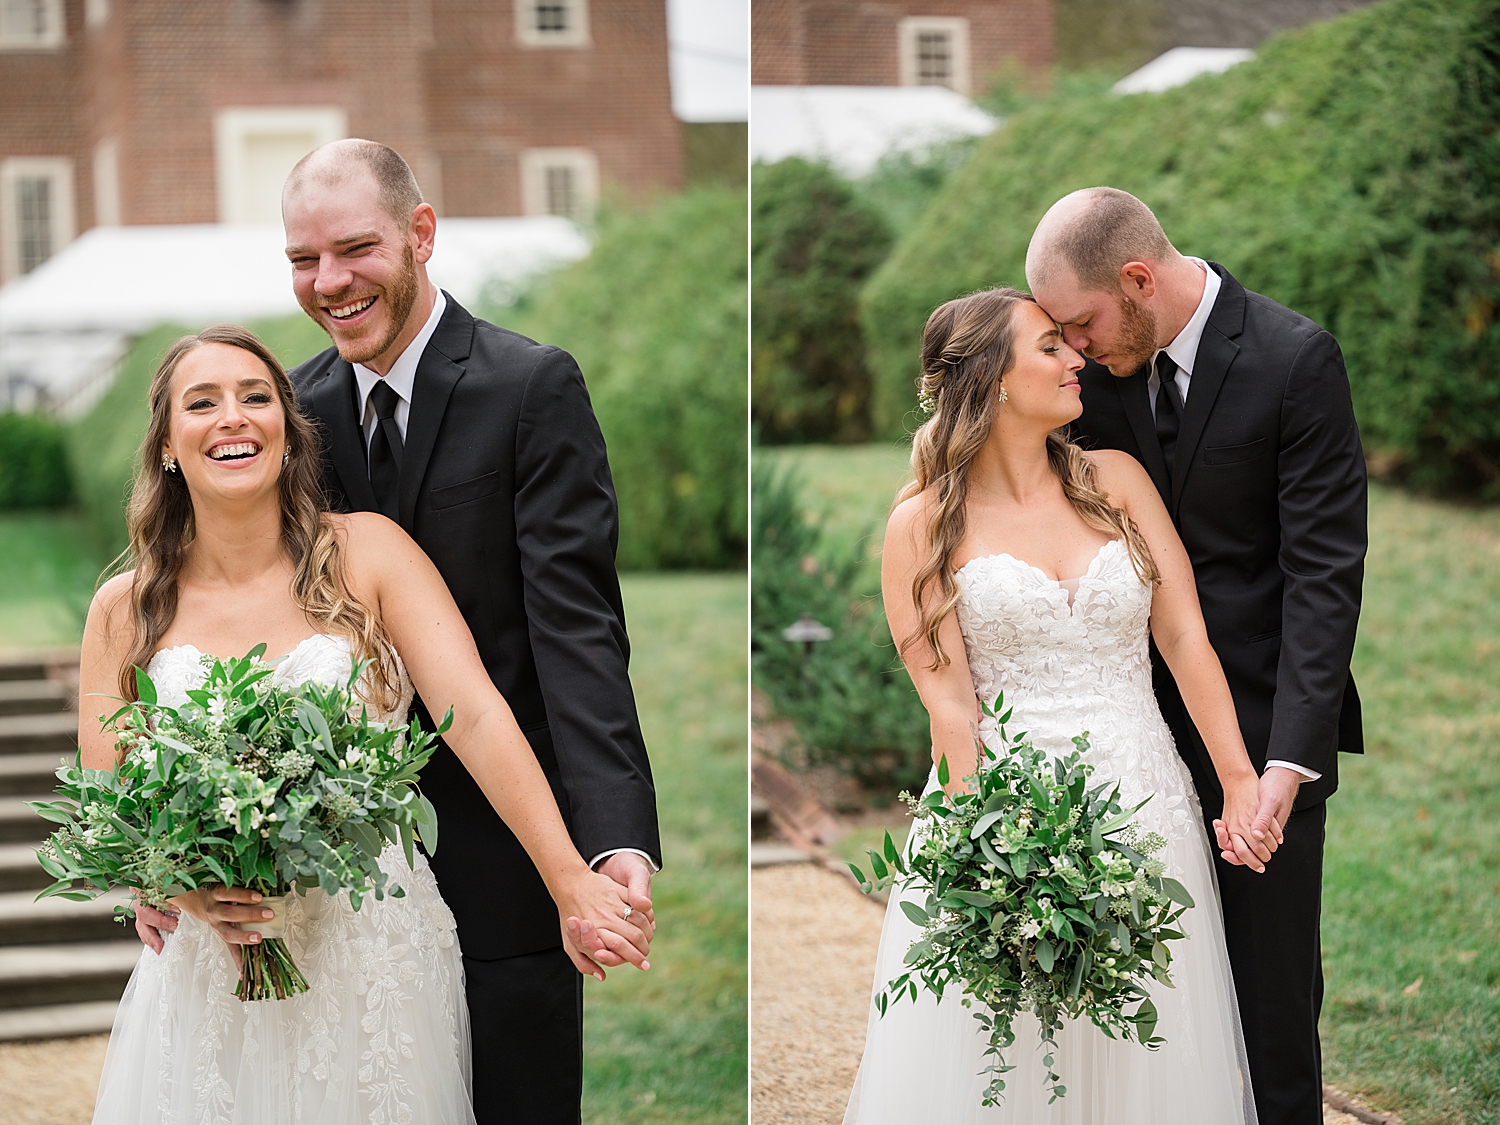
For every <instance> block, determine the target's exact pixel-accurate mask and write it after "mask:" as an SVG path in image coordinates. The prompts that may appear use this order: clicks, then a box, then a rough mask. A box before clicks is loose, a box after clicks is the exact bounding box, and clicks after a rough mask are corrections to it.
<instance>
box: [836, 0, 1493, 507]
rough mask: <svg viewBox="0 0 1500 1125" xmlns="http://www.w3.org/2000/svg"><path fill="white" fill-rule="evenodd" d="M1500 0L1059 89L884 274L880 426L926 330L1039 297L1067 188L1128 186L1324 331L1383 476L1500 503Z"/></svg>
mask: <svg viewBox="0 0 1500 1125" xmlns="http://www.w3.org/2000/svg"><path fill="white" fill-rule="evenodd" d="M1497 120H1500V0H1388V2H1387V3H1384V4H1380V5H1377V6H1375V7H1372V8H1368V9H1364V10H1361V11H1358V12H1354V13H1351V14H1349V15H1346V16H1344V17H1342V18H1340V19H1338V20H1335V21H1332V22H1330V23H1322V24H1313V25H1311V26H1309V27H1307V28H1305V29H1302V30H1300V31H1298V32H1295V33H1292V34H1287V35H1283V36H1280V37H1278V38H1276V39H1273V40H1271V41H1270V42H1268V43H1267V44H1265V46H1264V47H1263V48H1262V49H1261V50H1260V52H1259V55H1258V57H1257V58H1256V59H1255V60H1253V61H1251V62H1248V63H1245V64H1243V65H1241V66H1238V67H1235V68H1234V69H1233V70H1230V71H1229V72H1227V73H1226V74H1223V75H1216V76H1209V77H1203V78H1200V79H1198V80H1196V81H1194V82H1192V83H1189V84H1188V85H1187V86H1184V87H1181V88H1179V89H1176V90H1171V91H1168V92H1166V93H1164V94H1138V95H1134V96H1131V97H1118V96H1114V95H1109V94H1093V95H1071V96H1069V95H1059V96H1057V97H1054V98H1053V99H1051V100H1048V101H1044V102H1042V103H1039V104H1036V105H1033V106H1031V107H1029V108H1027V109H1024V110H1023V111H1021V112H1019V113H1017V114H1015V115H1014V116H1013V117H1011V118H1010V119H1009V121H1008V122H1007V123H1006V125H1005V126H1004V128H1002V129H1000V130H999V131H998V132H996V133H995V134H993V135H992V136H990V137H989V138H987V139H986V140H985V141H984V142H983V143H982V145H981V147H980V151H979V152H978V153H977V154H976V156H975V158H974V159H973V160H971V161H970V162H969V163H968V164H966V165H965V166H964V167H963V168H961V169H960V170H959V171H958V172H957V173H956V174H955V175H954V177H953V178H952V180H950V181H949V183H948V184H947V185H946V187H945V188H944V190H943V191H942V192H941V193H940V194H939V195H938V197H937V198H936V199H935V200H934V202H933V204H932V205H931V207H929V209H928V210H927V212H926V213H925V215H924V216H923V218H922V219H921V220H920V221H919V222H918V223H917V224H916V225H915V227H913V228H912V229H911V231H910V232H908V233H907V235H906V236H905V237H904V238H903V239H902V241H901V242H900V243H899V244H898V246H897V248H896V249H895V251H894V252H893V253H892V254H891V256H890V257H889V258H888V259H887V260H886V262H885V264H884V266H883V267H882V268H881V270H880V271H879V273H878V274H877V275H876V276H875V277H874V278H873V279H872V280H871V282H870V284H869V285H868V286H867V288H866V290H865V293H864V296H863V310H862V312H863V321H864V327H865V334H866V339H867V341H868V342H869V348H870V352H869V354H870V358H871V363H872V367H873V368H874V370H875V372H876V378H877V387H876V394H875V418H876V423H877V426H878V429H879V432H881V433H887V434H890V433H896V432H899V431H900V429H901V428H902V426H903V424H904V421H905V418H906V415H907V412H908V411H909V410H910V409H911V408H912V406H913V405H914V397H915V392H914V389H913V379H914V377H915V373H916V357H917V350H918V345H919V336H920V333H921V329H922V323H923V320H924V319H925V317H926V316H927V314H928V312H929V311H930V310H931V309H932V308H933V307H934V306H936V305H937V304H939V303H941V302H942V301H944V300H947V299H948V298H950V297H954V296H957V295H959V294H961V293H965V292H968V291H970V290H973V289H976V288H979V287H981V286H986V285H1024V283H1025V277H1024V271H1023V265H1024V259H1025V252H1026V245H1027V242H1028V241H1029V239H1030V236H1031V232H1032V230H1033V228H1034V227H1035V224H1036V222H1037V220H1038V219H1040V218H1041V216H1042V213H1043V212H1044V211H1045V210H1046V209H1047V207H1048V206H1050V205H1051V204H1052V203H1053V202H1054V201H1055V200H1056V199H1058V198H1059V197H1060V196H1062V195H1063V194H1065V193H1067V192H1069V191H1072V190H1075V189H1077V188H1081V187H1087V186H1091V185H1094V184H1111V185H1113V186H1116V187H1120V188H1124V189H1125V190H1127V191H1131V192H1133V193H1135V194H1136V195H1138V196H1139V197H1140V198H1141V199H1143V200H1145V202H1146V203H1147V204H1149V205H1150V206H1151V207H1152V208H1154V209H1155V210H1156V212H1157V214H1158V216H1159V217H1160V218H1161V220H1162V225H1163V226H1164V227H1165V228H1166V231H1167V234H1168V236H1169V237H1171V239H1172V240H1173V242H1174V243H1175V244H1176V245H1177V246H1178V248H1179V249H1181V250H1182V251H1183V252H1185V253H1190V254H1196V255H1198V256H1201V257H1205V258H1212V259H1215V260H1217V261H1220V262H1222V263H1224V264H1225V265H1226V266H1227V267H1228V268H1229V269H1230V270H1231V271H1232V272H1233V273H1234V274H1235V276H1236V277H1238V278H1239V279H1240V280H1241V281H1242V282H1243V283H1244V284H1245V285H1246V286H1247V287H1249V288H1250V289H1253V290H1257V291H1259V292H1261V293H1265V294H1266V295H1267V296H1270V297H1272V298H1273V299H1275V300H1277V301H1280V302H1282V303H1283V304H1286V305H1288V306H1290V307H1291V308H1294V309H1296V310H1297V311H1299V312H1301V313H1303V314H1305V315H1307V316H1309V317H1311V318H1312V319H1314V320H1316V321H1317V322H1318V323H1320V324H1322V325H1323V326H1324V327H1326V328H1328V329H1329V331H1331V332H1332V333H1333V334H1334V335H1335V336H1336V337H1337V338H1338V340H1339V343H1340V345H1341V346H1342V348H1343V350H1344V355H1345V358H1346V360H1347V362H1348V367H1349V374H1350V379H1351V382H1352V384H1353V388H1354V396H1355V406H1356V409H1357V411H1358V414H1359V420H1360V425H1361V429H1362V431H1363V434H1364V438H1365V445H1366V449H1367V451H1368V452H1369V453H1370V456H1371V461H1372V464H1373V465H1374V467H1376V468H1377V469H1379V470H1384V471H1387V472H1390V473H1391V474H1393V475H1397V476H1399V477H1401V478H1403V479H1407V480H1409V481H1411V482H1412V483H1414V484H1418V485H1422V486H1427V487H1440V488H1448V489H1461V490H1469V491H1476V492H1480V493H1482V494H1487V495H1489V496H1495V495H1500V368H1497V363H1496V358H1495V353H1496V346H1497V344H1500V329H1497V328H1496V310H1497V306H1500V132H1497V129H1496V121H1497Z"/></svg>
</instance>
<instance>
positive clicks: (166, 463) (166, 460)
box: [161, 453, 177, 473]
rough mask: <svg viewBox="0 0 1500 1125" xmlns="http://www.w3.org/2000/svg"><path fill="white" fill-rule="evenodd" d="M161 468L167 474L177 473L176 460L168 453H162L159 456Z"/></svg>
mask: <svg viewBox="0 0 1500 1125" xmlns="http://www.w3.org/2000/svg"><path fill="white" fill-rule="evenodd" d="M161 467H162V468H163V469H165V470H166V471H167V472H169V473H175V472H176V471H177V458H175V457H173V456H172V455H171V454H170V453H163V454H162V455H161Z"/></svg>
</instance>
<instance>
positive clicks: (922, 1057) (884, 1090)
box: [844, 739, 1256, 1125]
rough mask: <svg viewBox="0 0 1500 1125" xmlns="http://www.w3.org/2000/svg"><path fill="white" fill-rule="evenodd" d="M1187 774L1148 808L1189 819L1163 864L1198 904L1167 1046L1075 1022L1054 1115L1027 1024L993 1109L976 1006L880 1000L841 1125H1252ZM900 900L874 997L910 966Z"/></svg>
mask: <svg viewBox="0 0 1500 1125" xmlns="http://www.w3.org/2000/svg"><path fill="white" fill-rule="evenodd" d="M1035 741H1037V742H1038V743H1039V744H1040V742H1041V740H1040V739H1035ZM1182 774H1183V780H1184V781H1185V782H1186V784H1187V788H1188V793H1187V794H1181V793H1179V794H1172V795H1168V794H1158V796H1157V798H1156V799H1153V800H1152V802H1151V803H1150V805H1148V809H1149V808H1150V807H1151V806H1152V805H1154V806H1156V809H1155V810H1153V811H1154V812H1156V813H1158V815H1160V814H1161V813H1162V812H1165V811H1167V810H1168V807H1169V805H1170V806H1171V808H1172V810H1173V811H1176V810H1181V811H1182V812H1183V813H1184V814H1186V815H1182V816H1172V817H1171V819H1172V820H1173V821H1174V822H1175V825H1174V826H1175V827H1176V828H1177V829H1178V830H1177V831H1175V832H1170V833H1167V835H1168V845H1167V848H1166V849H1165V850H1164V851H1163V852H1162V853H1160V858H1161V859H1163V860H1164V861H1165V863H1166V865H1167V871H1168V873H1169V874H1171V875H1173V876H1174V877H1176V878H1177V879H1179V880H1181V882H1182V883H1183V885H1184V886H1186V887H1187V889H1188V892H1189V893H1190V894H1191V895H1192V896H1193V901H1194V903H1195V904H1196V905H1195V907H1194V908H1193V909H1191V910H1189V911H1187V913H1186V914H1185V915H1184V916H1183V918H1182V922H1181V928H1182V930H1183V932H1184V933H1185V934H1186V935H1187V940H1186V941H1181V942H1174V943H1173V954H1172V981H1173V984H1174V985H1175V987H1174V988H1166V987H1164V986H1162V985H1159V984H1158V983H1157V982H1155V981H1148V982H1147V987H1148V989H1149V990H1150V993H1151V998H1152V1000H1153V1002H1154V1003H1155V1004H1156V1007H1157V1010H1158V1012H1159V1013H1160V1022H1159V1023H1158V1024H1157V1028H1156V1034H1157V1035H1160V1036H1163V1037H1165V1039H1166V1040H1167V1042H1166V1044H1165V1045H1164V1046H1163V1047H1161V1048H1160V1049H1159V1050H1156V1051H1148V1050H1146V1049H1145V1048H1144V1047H1142V1046H1141V1045H1140V1044H1138V1043H1134V1042H1122V1041H1120V1040H1111V1039H1108V1038H1106V1037H1105V1035H1104V1034H1103V1033H1102V1032H1101V1031H1100V1030H1099V1029H1098V1028H1096V1027H1095V1026H1094V1025H1093V1024H1092V1023H1091V1022H1089V1021H1088V1020H1087V1019H1084V1020H1082V1021H1068V1022H1067V1023H1065V1024H1064V1026H1063V1028H1062V1030H1061V1031H1059V1032H1058V1035H1057V1051H1056V1054H1055V1057H1054V1063H1053V1069H1054V1070H1055V1071H1056V1073H1058V1074H1059V1075H1060V1076H1061V1078H1062V1084H1063V1085H1064V1086H1065V1087H1066V1088H1067V1094H1066V1095H1065V1096H1064V1097H1062V1098H1060V1099H1058V1100H1057V1101H1056V1102H1053V1103H1052V1104H1051V1105H1048V1097H1049V1090H1048V1086H1047V1084H1046V1083H1045V1082H1044V1081H1043V1079H1044V1077H1045V1075H1046V1073H1047V1072H1046V1069H1045V1068H1044V1067H1043V1066H1042V1055H1043V1052H1042V1051H1041V1050H1040V1049H1039V1043H1040V1039H1039V1026H1038V1022H1037V1020H1036V1018H1035V1017H1033V1016H1031V1015H1030V1014H1025V1015H1022V1016H1021V1017H1019V1018H1018V1019H1017V1020H1016V1022H1015V1024H1014V1025H1013V1030H1014V1031H1015V1036H1016V1041H1015V1043H1014V1044H1012V1045H1011V1047H1010V1048H1009V1049H1008V1050H1007V1051H1006V1052H1005V1061H1006V1063H1007V1064H1011V1065H1014V1066H1015V1069H1014V1070H1012V1071H1010V1072H1009V1073H1007V1074H1005V1075H1004V1078H1005V1084H1006V1089H1005V1100H1004V1102H1003V1103H1002V1104H1001V1105H999V1106H996V1107H990V1108H984V1107H982V1106H981V1105H980V1098H981V1096H982V1094H983V1091H984V1089H985V1086H986V1085H987V1081H988V1076H987V1075H986V1076H983V1077H981V1075H980V1073H979V1072H980V1070H981V1069H982V1068H983V1067H985V1066H987V1065H989V1063H990V1062H991V1061H992V1060H990V1059H987V1058H982V1057H981V1056H982V1054H983V1051H984V1049H985V1046H986V1043H987V1037H986V1033H985V1032H984V1031H983V1029H982V1028H981V1027H980V1026H979V1024H978V1022H977V1021H976V1020H975V1019H974V1011H975V1009H971V1008H965V1007H964V1006H963V1005H962V1004H961V1003H960V995H961V991H960V990H957V989H955V990H950V991H949V992H948V993H947V994H946V995H945V996H944V998H943V1002H942V1003H941V1004H939V1003H937V1002H936V1001H935V1000H934V999H933V998H932V996H931V995H930V994H928V993H926V992H920V993H919V994H918V999H917V1001H916V1003H915V1004H913V1003H912V1001H911V999H910V997H906V998H903V999H902V1000H900V1001H899V1002H897V1003H893V1004H891V1005H889V1007H888V1008H887V1011H886V1014H885V1016H884V1017H881V1016H880V1014H879V1012H878V1011H877V1010H875V1008H874V1006H873V1004H872V1006H871V1013H870V1023H869V1031H868V1033H867V1037H866V1043H865V1053H864V1059H863V1061H862V1062H861V1063H860V1068H859V1076H858V1078H856V1080H855V1083H854V1090H853V1092H852V1094H851V1095H850V1098H849V1106H848V1109H847V1111H846V1112H845V1115H844V1125H915V1123H917V1122H923V1123H928V1122H930V1123H932V1125H1255V1122H1256V1116H1255V1103H1254V1101H1253V1100H1252V1097H1251V1092H1250V1078H1249V1074H1250V1072H1249V1067H1248V1065H1247V1063H1246V1060H1245V1051H1244V1046H1243V1038H1242V1035H1241V1032H1240V1023H1239V1009H1238V1007H1237V1006H1236V1002H1235V993H1234V979H1233V977H1232V976H1231V975H1230V969H1229V957H1228V954H1227V952H1226V951H1225V946H1224V923H1223V916H1222V914H1221V912H1220V908H1219V892H1218V880H1217V878H1216V877H1215V875H1214V869H1213V860H1212V855H1211V853H1210V852H1209V844H1208V837H1207V833H1206V832H1205V830H1204V827H1203V823H1202V819H1201V816H1199V815H1198V814H1197V810H1198V801H1197V796H1196V794H1193V793H1192V791H1191V781H1189V780H1188V779H1187V777H1186V770H1185V769H1183V770H1182ZM936 786H937V782H936V779H935V778H934V779H932V780H930V781H929V785H928V789H929V791H931V790H932V789H935V788H936ZM1169 797H1175V798H1178V799H1176V800H1168V799H1166V798H1169ZM1148 827H1153V828H1156V827H1158V825H1155V824H1151V825H1148ZM908 847H910V841H908ZM905 897H907V898H910V899H913V900H915V901H917V902H918V903H919V904H920V903H921V902H922V901H925V898H926V895H925V893H922V892H918V891H916V890H915V889H914V890H912V891H908V892H907V893H906V895H905ZM899 901H900V898H899V896H898V895H897V894H896V893H894V892H893V893H892V895H891V900H890V903H889V905H888V907H887V909H886V915H885V928H884V930H883V931H882V933H881V939H880V952H879V955H878V960H877V962H876V969H875V990H876V991H877V992H878V991H879V990H880V989H882V988H883V987H884V985H885V984H886V983H887V982H888V981H890V980H892V979H893V978H895V977H897V976H899V975H900V974H901V973H902V972H903V970H904V966H903V964H902V958H903V957H904V956H905V955H906V951H907V950H908V949H909V948H910V947H911V944H912V942H914V941H915V940H917V937H918V936H919V933H920V931H919V930H918V928H917V926H916V925H914V924H913V923H912V921H911V920H910V919H909V918H907V917H906V915H905V914H904V913H902V911H901V909H900V907H899V905H898V903H899Z"/></svg>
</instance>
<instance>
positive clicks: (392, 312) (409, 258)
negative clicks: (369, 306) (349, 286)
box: [303, 244, 417, 363]
mask: <svg viewBox="0 0 1500 1125" xmlns="http://www.w3.org/2000/svg"><path fill="white" fill-rule="evenodd" d="M380 300H381V301H382V302H383V303H384V304H385V305H386V306H387V308H386V315H387V319H386V324H385V331H384V332H382V333H381V334H380V335H379V336H377V337H375V338H373V339H360V340H349V341H341V340H339V338H338V337H337V336H335V335H334V334H333V333H332V332H328V336H329V339H331V340H332V341H333V342H334V346H335V347H337V348H338V350H339V358H340V359H342V360H344V361H345V362H346V363H368V362H369V361H370V360H372V359H374V358H375V357H376V356H378V355H381V354H382V353H383V352H384V351H385V350H386V349H387V348H389V347H390V346H391V345H392V344H393V343H395V341H396V337H397V336H399V335H401V329H403V328H404V327H406V320H407V317H409V316H411V310H412V308H413V307H414V306H415V305H416V303H417V259H416V255H415V254H414V253H413V251H412V248H411V246H410V244H408V245H407V246H406V248H405V252H404V253H403V254H402V256H401V271H400V272H399V273H398V274H397V275H396V276H395V277H394V278H393V279H392V280H391V283H390V285H389V286H387V287H386V288H385V289H384V290H383V291H382V292H381V293H380ZM329 303H330V304H335V305H336V304H338V302H336V301H331V302H329ZM303 311H304V312H306V313H307V314H308V315H309V316H311V317H312V318H313V319H314V320H316V321H318V322H319V323H320V324H321V323H323V322H322V320H321V318H320V317H319V316H318V315H317V313H316V311H315V310H314V309H310V308H308V307H307V306H306V305H304V306H303ZM324 331H325V332H327V331H328V329H327V327H326V326H325V328H324Z"/></svg>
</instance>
